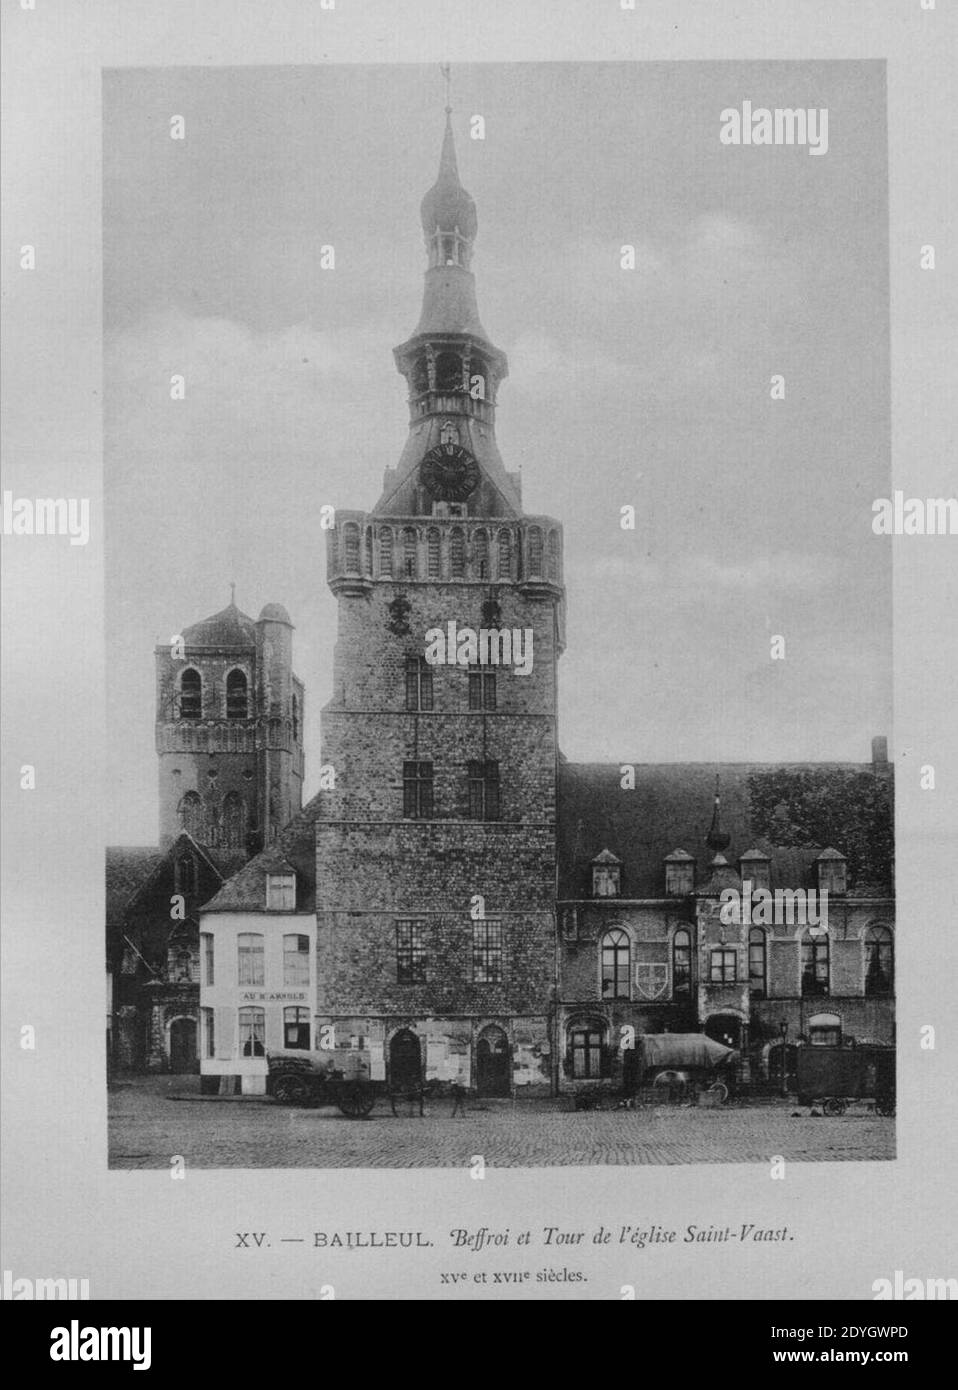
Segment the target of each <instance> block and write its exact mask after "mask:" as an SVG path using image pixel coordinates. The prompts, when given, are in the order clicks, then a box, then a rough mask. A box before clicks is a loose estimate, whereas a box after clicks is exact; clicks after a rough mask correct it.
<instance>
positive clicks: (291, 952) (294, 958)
mask: <svg viewBox="0 0 958 1390" xmlns="http://www.w3.org/2000/svg"><path fill="white" fill-rule="evenodd" d="M283 984H284V985H308V984H309V937H308V936H298V935H290V936H284V937H283Z"/></svg>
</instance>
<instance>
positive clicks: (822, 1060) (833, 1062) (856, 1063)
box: [795, 1044, 895, 1115]
mask: <svg viewBox="0 0 958 1390" xmlns="http://www.w3.org/2000/svg"><path fill="white" fill-rule="evenodd" d="M796 1055H797V1059H796V1076H795V1086H796V1090H797V1091H798V1103H799V1105H821V1107H822V1110H823V1111H824V1113H825V1114H826V1115H843V1114H844V1113H845V1110H846V1108H847V1106H848V1103H849V1101H852V1100H866V1099H869V1098H872V1099H874V1102H875V1110H876V1111H877V1112H878V1114H879V1115H894V1113H895V1049H894V1048H893V1047H881V1046H878V1045H877V1044H876V1045H868V1044H862V1045H860V1046H858V1047H811V1046H805V1047H799V1048H797V1049H796Z"/></svg>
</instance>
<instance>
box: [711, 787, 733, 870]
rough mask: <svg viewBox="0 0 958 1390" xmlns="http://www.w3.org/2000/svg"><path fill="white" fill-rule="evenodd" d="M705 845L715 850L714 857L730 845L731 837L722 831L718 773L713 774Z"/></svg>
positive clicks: (725, 831)
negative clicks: (713, 802) (710, 814)
mask: <svg viewBox="0 0 958 1390" xmlns="http://www.w3.org/2000/svg"><path fill="white" fill-rule="evenodd" d="M705 843H706V844H707V845H708V847H709V849H714V850H715V853H716V855H718V854H721V852H722V850H723V849H728V847H729V845H730V844H731V843H732V837H731V835H730V834H729V833H728V831H727V830H723V829H722V797H721V793H720V791H719V775H718V773H716V774H715V804H714V806H713V807H712V824H711V825H710V826H709V833H708V834H707V835H706V837H705ZM723 862H724V861H723Z"/></svg>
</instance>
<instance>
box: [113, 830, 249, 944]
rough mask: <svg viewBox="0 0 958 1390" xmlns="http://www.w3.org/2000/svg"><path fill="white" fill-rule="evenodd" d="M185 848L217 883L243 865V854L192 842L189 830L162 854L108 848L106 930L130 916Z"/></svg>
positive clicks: (147, 849)
mask: <svg viewBox="0 0 958 1390" xmlns="http://www.w3.org/2000/svg"><path fill="white" fill-rule="evenodd" d="M184 845H188V846H189V848H190V849H191V850H192V851H193V853H194V854H195V855H196V857H197V858H198V859H199V860H201V861H202V862H204V863H205V864H206V865H207V867H208V868H209V870H210V873H211V874H212V875H213V876H214V877H215V878H217V879H219V880H220V882H223V881H224V880H225V879H226V878H227V877H228V876H229V874H230V873H233V872H235V871H236V869H237V868H238V867H239V866H240V865H241V864H243V863H245V855H243V854H242V853H239V852H237V851H233V850H228V851H227V850H223V851H214V850H210V849H208V848H207V847H206V846H205V845H201V844H199V843H198V842H197V841H196V840H194V838H193V836H192V835H191V834H190V833H189V831H188V830H181V831H180V833H179V834H178V835H177V836H176V838H175V839H174V840H173V841H172V842H171V844H170V845H169V846H168V848H167V849H165V850H164V849H158V848H156V847H155V846H153V845H149V846H143V847H141V846H139V845H133V846H130V845H113V846H110V847H109V848H108V849H107V852H106V920H107V926H115V925H118V924H119V923H121V922H123V921H124V920H125V919H126V918H127V917H128V916H129V914H130V913H131V912H132V911H133V909H134V907H135V906H136V903H137V900H138V899H139V898H140V897H141V896H142V895H143V894H145V893H148V892H149V891H150V889H151V888H152V887H153V886H154V884H155V883H156V882H157V880H158V879H159V877H160V876H161V874H163V873H164V872H166V871H169V870H170V869H171V868H172V865H173V860H174V858H175V857H176V855H177V854H178V853H179V852H180V850H181V849H182V847H183V846H184Z"/></svg>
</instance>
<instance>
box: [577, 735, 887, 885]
mask: <svg viewBox="0 0 958 1390" xmlns="http://www.w3.org/2000/svg"><path fill="white" fill-rule="evenodd" d="M623 761H624V760H623ZM634 767H635V787H634V788H633V789H631V790H626V789H624V788H623V787H622V785H621V764H620V763H615V764H611V763H608V764H607V763H569V762H566V761H565V760H563V759H561V758H560V760H559V783H558V786H559V795H558V860H559V896H560V898H565V899H569V898H591V896H592V885H591V865H592V863H593V862H594V860H595V856H596V855H597V854H598V853H599V852H600V851H602V850H604V849H607V850H610V851H611V852H612V853H613V854H615V855H617V856H618V857H619V858H620V859H621V860H622V896H623V897H624V898H663V897H664V896H665V886H664V885H665V871H664V863H665V861H666V860H669V861H670V862H673V863H674V862H676V851H678V856H677V857H678V858H679V859H681V858H682V853H681V852H682V851H684V852H685V853H687V854H691V855H693V856H694V858H695V861H696V875H695V882H696V887H697V888H700V887H702V886H703V885H704V884H705V883H706V882H707V881H708V880H709V879H710V877H713V876H714V875H715V867H714V866H713V859H714V858H715V855H714V852H713V850H712V849H711V848H710V847H709V845H708V844H707V836H708V833H709V827H710V825H711V822H712V813H713V805H714V797H715V777H716V774H718V776H719V779H720V786H721V798H722V826H723V829H724V830H725V831H727V833H728V834H729V836H730V837H731V842H730V845H729V847H728V848H727V849H725V850H724V851H723V853H724V856H725V858H726V859H727V860H728V861H729V867H728V868H727V869H722V872H721V874H720V875H718V877H723V878H724V877H728V878H729V879H730V881H731V880H732V879H733V878H734V877H737V875H736V873H735V871H736V870H737V867H738V860H739V857H740V856H744V855H745V854H746V853H749V852H750V854H751V857H752V858H753V859H754V858H755V857H756V855H764V856H767V857H768V859H769V860H770V876H771V887H772V888H773V889H774V888H799V887H803V886H804V887H814V886H817V875H816V871H815V861H816V859H817V858H818V856H819V855H820V854H821V853H822V849H823V846H825V845H832V844H835V843H837V844H838V845H839V846H840V848H841V850H842V852H843V854H844V855H847V858H848V887H849V892H850V893H851V894H853V895H854V894H855V893H858V894H859V895H861V896H885V895H888V894H890V893H891V892H892V871H893V865H892V848H893V838H892V796H893V784H892V782H891V780H890V779H889V778H888V776H887V774H885V773H884V772H883V774H882V775H881V776H877V775H876V774H875V772H874V771H873V769H872V765H871V764H870V763H777V764H767V763H766V764H760V763H722V764H717V763H651V764H650V763H646V764H641V763H640V764H634ZM833 852H834V851H833ZM826 857H829V856H826ZM718 867H719V868H721V866H718ZM608 901H613V900H608Z"/></svg>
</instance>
